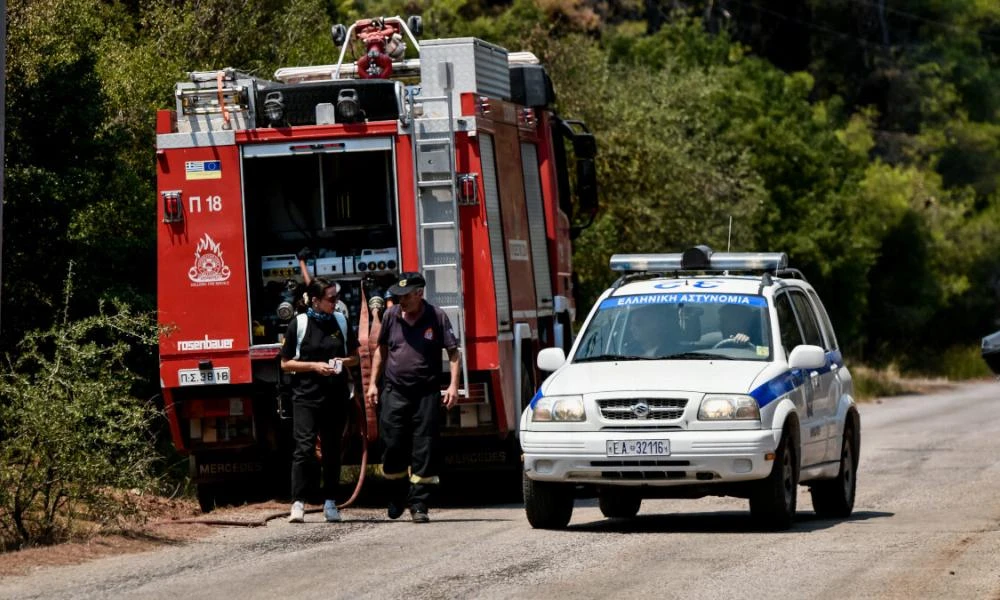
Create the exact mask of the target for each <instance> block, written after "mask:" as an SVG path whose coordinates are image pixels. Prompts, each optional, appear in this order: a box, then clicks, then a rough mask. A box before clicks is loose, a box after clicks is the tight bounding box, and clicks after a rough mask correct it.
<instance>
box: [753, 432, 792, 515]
mask: <svg viewBox="0 0 1000 600" xmlns="http://www.w3.org/2000/svg"><path fill="white" fill-rule="evenodd" d="M798 483H799V473H798V468H797V463H796V449H795V448H794V447H793V444H792V441H791V436H790V435H789V434H788V426H787V425H786V426H785V429H784V431H782V433H781V441H780V442H779V443H778V447H777V449H776V450H775V451H774V464H773V465H772V467H771V473H770V475H768V476H767V478H766V479H763V480H761V481H759V482H757V483H756V484H755V486H754V489H753V491H752V492H751V494H750V515H751V516H752V517H753V518H754V519H755V520H756V521H757V522H758V523H760V524H761V525H762V526H764V527H766V528H767V529H770V530H782V529H788V528H789V527H791V526H792V520H793V519H794V518H795V507H796V497H797V495H798Z"/></svg>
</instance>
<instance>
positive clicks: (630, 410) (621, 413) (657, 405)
mask: <svg viewBox="0 0 1000 600" xmlns="http://www.w3.org/2000/svg"><path fill="white" fill-rule="evenodd" d="M687 403H688V401H687V399H686V398H614V399H611V400H598V401H597V405H598V406H599V407H600V409H601V416H602V417H604V418H605V419H608V420H611V421H673V420H675V419H679V418H681V415H682V414H684V408H685V407H686V406H687ZM639 404H645V405H646V406H647V407H648V408H649V412H648V415H647V416H640V415H642V414H643V412H642V410H637V409H636V407H637V406H638V405H639Z"/></svg>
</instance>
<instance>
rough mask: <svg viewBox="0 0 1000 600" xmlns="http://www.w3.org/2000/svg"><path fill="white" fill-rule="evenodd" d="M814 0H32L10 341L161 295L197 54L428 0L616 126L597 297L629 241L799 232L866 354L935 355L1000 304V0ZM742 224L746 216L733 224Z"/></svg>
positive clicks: (235, 54) (608, 153)
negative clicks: (171, 135)
mask: <svg viewBox="0 0 1000 600" xmlns="http://www.w3.org/2000/svg"><path fill="white" fill-rule="evenodd" d="M898 6H900V3H898V2H892V1H890V0H870V1H869V0H864V1H862V0H805V1H800V0H796V1H792V0H783V1H780V2H768V3H755V2H743V1H738V0H690V1H688V2H685V3H677V2H659V1H656V0H646V1H645V2H642V3H639V2H635V1H631V2H613V3H598V2H594V1H593V0H544V1H542V0H513V2H488V3H486V2H470V1H467V0H438V1H436V2H431V1H429V0H411V1H410V2H408V3H406V4H403V3H399V2H395V1H384V2H369V3H366V4H364V5H361V4H358V3H348V2H340V1H335V0H267V1H262V2H246V1H244V0H239V1H237V0H198V1H191V0H151V1H149V2H136V1H134V0H127V1H117V2H116V1H108V0H32V1H30V2H29V1H27V0H12V1H10V2H8V20H9V21H8V22H9V25H8V35H9V39H8V64H7V73H6V77H7V107H6V110H7V113H6V114H7V135H8V142H7V156H6V157H5V159H6V168H7V182H6V185H7V188H6V201H7V205H6V210H5V211H4V218H5V221H6V222H5V223H4V233H5V235H4V236H3V239H4V242H5V248H4V252H3V259H4V261H5V263H4V268H3V274H4V281H3V290H2V292H3V293H2V301H3V310H2V315H3V319H4V322H3V334H4V335H3V345H4V349H5V350H7V351H15V349H16V348H15V344H16V343H17V341H18V340H19V339H21V338H22V337H23V336H24V335H25V332H27V331H31V330H35V329H42V330H45V329H47V328H49V327H50V326H52V325H53V323H54V322H55V321H56V319H55V318H54V314H56V313H58V310H57V309H56V307H59V306H61V301H60V298H61V293H62V278H61V274H62V273H64V272H65V265H66V263H67V262H68V261H69V260H70V259H73V260H76V261H77V265H78V266H77V277H76V282H75V285H76V289H77V294H76V296H75V301H74V303H73V305H71V306H70V313H71V314H70V316H71V317H85V316H88V315H91V314H94V313H95V312H96V310H97V305H98V301H99V300H101V299H112V298H118V299H122V300H125V301H128V302H129V303H130V304H132V305H133V306H136V307H138V308H139V309H148V308H152V307H153V304H154V302H153V297H154V286H155V268H156V265H155V260H154V237H155V226H156V223H155V222H154V218H153V216H152V215H153V213H154V209H153V207H154V204H153V202H154V196H155V193H154V192H155V169H154V167H155V165H154V159H153V148H154V136H153V130H154V124H153V123H154V114H155V109H157V108H161V107H169V106H171V103H172V100H173V96H172V92H173V84H174V82H175V81H178V80H180V79H182V78H183V76H184V73H185V71H189V70H198V69H211V68H219V67H226V66H234V67H238V68H240V69H241V70H245V71H252V72H256V73H260V74H268V73H271V72H273V70H274V69H275V68H276V67H278V66H288V65H292V64H321V63H329V62H331V61H333V60H334V57H335V55H334V49H333V46H332V44H331V43H330V41H329V35H328V32H329V26H330V25H331V24H332V23H336V22H345V23H349V22H351V21H352V20H353V19H355V18H358V17H361V16H369V15H371V14H380V13H381V14H411V13H420V14H422V15H423V16H424V24H425V37H427V38H430V37H436V36H445V35H475V36H479V37H483V38H485V39H488V40H490V41H493V42H496V43H499V44H502V45H505V46H507V47H508V48H511V49H527V50H532V51H534V52H535V53H536V54H538V55H539V56H541V57H542V58H543V60H544V61H545V63H546V64H547V65H548V66H549V68H550V71H551V74H552V75H553V78H554V80H555V84H556V90H557V94H558V108H559V110H560V111H561V113H562V114H564V115H567V116H572V117H575V118H582V119H583V120H585V121H586V122H587V123H588V125H589V126H590V127H591V129H592V130H593V131H595V133H596V134H597V138H598V143H599V148H600V156H599V168H600V171H599V173H600V186H601V203H602V210H601V212H600V214H599V216H598V218H597V220H596V221H595V223H594V225H593V226H592V227H590V228H589V229H587V230H586V231H585V233H584V234H583V235H582V236H581V237H580V238H579V239H578V240H577V245H576V265H577V269H578V271H579V275H580V281H581V285H582V287H583V291H584V297H585V298H588V299H589V298H593V295H594V294H595V293H596V292H597V291H598V290H599V289H600V288H601V287H603V286H604V285H605V284H606V283H608V281H609V280H610V278H611V277H610V273H609V272H608V270H607V267H606V265H607V258H608V257H609V256H610V254H612V253H613V252H617V251H640V250H641V251H648V252H655V251H666V250H678V249H681V248H684V247H686V246H688V245H691V244H693V243H708V244H710V245H712V246H713V247H716V248H717V249H719V248H725V247H726V246H727V244H729V243H730V241H731V244H732V248H733V249H734V250H785V251H787V252H788V253H789V254H790V256H791V259H792V262H793V264H794V265H796V266H797V267H799V268H800V269H802V270H803V271H804V272H805V273H806V275H807V276H808V277H809V278H810V280H812V281H813V282H814V283H815V284H816V285H817V287H818V288H819V289H820V292H821V294H822V295H823V296H824V297H825V298H827V300H828V305H829V307H830V308H831V312H832V313H833V314H832V315H831V316H832V318H833V320H834V322H835V325H836V326H837V328H838V330H839V332H840V334H841V337H842V339H843V341H844V342H845V345H846V346H847V349H848V350H849V352H850V353H852V354H853V355H854V356H855V357H860V358H863V359H865V360H867V361H871V362H875V363H877V362H880V361H890V360H893V361H902V362H903V363H904V365H908V366H921V367H927V366H928V365H926V364H923V363H922V362H921V361H926V360H928V359H930V360H934V357H936V356H939V355H940V350H941V349H942V348H944V347H948V346H952V345H969V344H973V343H975V342H976V341H977V340H978V338H979V337H980V336H982V335H984V334H985V333H988V332H989V331H992V330H993V329H995V328H996V318H997V317H998V316H1000V309H998V297H1000V258H998V257H1000V235H998V229H1000V197H998V191H997V190H998V180H997V173H998V172H1000V171H998V167H1000V112H998V111H1000V86H998V83H1000V64H998V62H1000V5H998V4H997V3H995V2H985V1H978V2H975V1H967V0H962V1H957V0H950V1H942V0H910V1H908V2H906V3H905V9H904V8H897V7H898ZM730 227H731V230H730Z"/></svg>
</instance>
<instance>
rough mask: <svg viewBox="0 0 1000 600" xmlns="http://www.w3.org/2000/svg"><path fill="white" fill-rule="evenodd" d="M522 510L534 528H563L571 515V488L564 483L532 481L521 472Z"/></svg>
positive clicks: (567, 523)
mask: <svg viewBox="0 0 1000 600" xmlns="http://www.w3.org/2000/svg"><path fill="white" fill-rule="evenodd" d="M521 477H522V480H521V486H522V489H523V490H524V512H525V514H526V515H527V517H528V523H530V524H531V526H532V527H534V528H535V529H564V528H565V527H566V526H567V525H569V520H570V518H572V516H573V488H572V487H570V486H569V485H566V484H558V483H551V482H548V481H534V480H533V479H529V478H528V475H527V474H522V476H521Z"/></svg>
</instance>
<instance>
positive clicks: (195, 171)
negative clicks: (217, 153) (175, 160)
mask: <svg viewBox="0 0 1000 600" xmlns="http://www.w3.org/2000/svg"><path fill="white" fill-rule="evenodd" d="M184 178H185V179H222V161H221V160H189V161H187V162H185V163H184Z"/></svg>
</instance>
